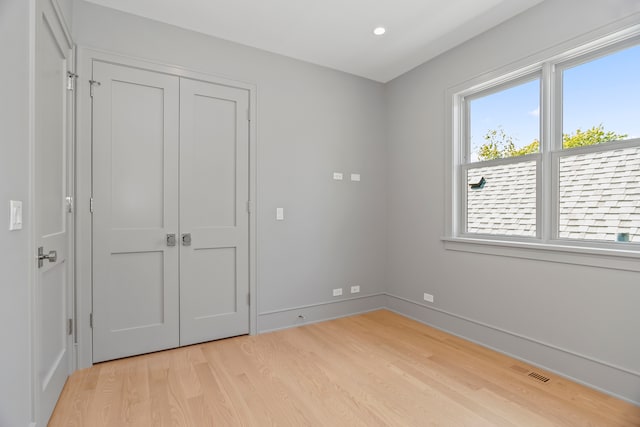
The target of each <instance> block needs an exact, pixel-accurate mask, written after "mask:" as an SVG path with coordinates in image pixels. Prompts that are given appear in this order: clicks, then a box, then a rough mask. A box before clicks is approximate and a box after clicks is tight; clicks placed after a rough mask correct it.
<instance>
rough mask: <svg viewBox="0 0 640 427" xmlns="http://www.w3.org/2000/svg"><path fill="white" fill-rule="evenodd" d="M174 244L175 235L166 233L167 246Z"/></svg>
mask: <svg viewBox="0 0 640 427" xmlns="http://www.w3.org/2000/svg"><path fill="white" fill-rule="evenodd" d="M175 245H176V235H175V234H167V246H175Z"/></svg>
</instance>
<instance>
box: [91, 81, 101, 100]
mask: <svg viewBox="0 0 640 427" xmlns="http://www.w3.org/2000/svg"><path fill="white" fill-rule="evenodd" d="M95 86H100V82H99V81H97V80H89V96H91V97H92V98H93V88H94V87H95Z"/></svg>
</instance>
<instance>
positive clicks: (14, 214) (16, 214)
mask: <svg viewBox="0 0 640 427" xmlns="http://www.w3.org/2000/svg"><path fill="white" fill-rule="evenodd" d="M13 230H22V202H21V201H19V200H10V201H9V231H13Z"/></svg>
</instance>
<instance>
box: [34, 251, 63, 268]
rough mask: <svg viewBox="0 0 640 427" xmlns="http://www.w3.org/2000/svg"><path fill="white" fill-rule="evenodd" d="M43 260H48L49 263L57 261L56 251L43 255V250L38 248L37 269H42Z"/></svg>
mask: <svg viewBox="0 0 640 427" xmlns="http://www.w3.org/2000/svg"><path fill="white" fill-rule="evenodd" d="M45 259H48V260H49V262H56V261H57V260H58V253H57V252H56V251H49V253H48V254H46V255H45V254H44V248H43V247H42V246H40V247H39V248H38V268H42V266H43V265H44V260H45Z"/></svg>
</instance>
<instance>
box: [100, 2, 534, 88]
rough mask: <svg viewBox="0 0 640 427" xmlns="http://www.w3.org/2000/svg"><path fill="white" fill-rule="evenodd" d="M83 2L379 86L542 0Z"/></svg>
mask: <svg viewBox="0 0 640 427" xmlns="http://www.w3.org/2000/svg"><path fill="white" fill-rule="evenodd" d="M88 1H91V2H92V3H96V4H100V5H102V6H106V7H111V8H114V9H119V10H122V11H124V12H129V13H132V14H135V15H140V16H144V17H147V18H150V19H154V20H157V21H161V22H165V23H168V24H172V25H176V26H178V27H182V28H187V29H190V30H194V31H198V32H201V33H205V34H209V35H212V36H215V37H219V38H221V39H225V40H230V41H234V42H237V43H241V44H244V45H247V46H253V47H256V48H259V49H264V50H267V51H270V52H275V53H279V54H281V55H286V56H289V57H293V58H297V59H301V60H303V61H308V62H312V63H314V64H319V65H323V66H326V67H330V68H334V69H336V70H341V71H345V72H347V73H352V74H355V75H358V76H362V77H367V78H369V79H372V80H377V81H380V82H387V81H389V80H391V79H393V78H395V77H397V76H399V75H401V74H403V73H405V72H406V71H409V70H410V69H412V68H414V67H416V66H417V65H420V64H422V63H423V62H425V61H427V60H429V59H431V58H433V57H435V56H436V55H438V54H440V53H442V52H444V51H446V50H448V49H451V48H452V47H454V46H456V45H458V44H460V43H462V42H464V41H466V40H468V39H470V38H472V37H474V36H476V35H478V34H480V33H482V32H484V31H486V30H488V29H489V28H491V27H494V26H496V25H498V24H499V23H501V22H503V21H505V20H507V19H509V18H511V17H513V16H515V15H517V14H518V13H520V12H522V11H524V10H526V9H528V8H530V7H531V6H533V5H535V4H537V3H540V2H541V1H542V0H88ZM376 26H384V27H386V29H387V33H386V34H385V35H384V36H382V37H378V36H374V35H373V32H372V31H373V28H374V27H376Z"/></svg>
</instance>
